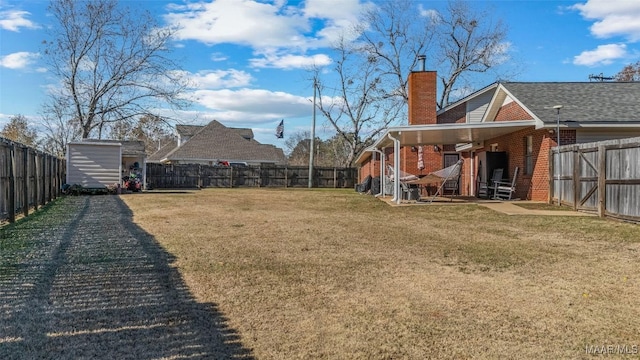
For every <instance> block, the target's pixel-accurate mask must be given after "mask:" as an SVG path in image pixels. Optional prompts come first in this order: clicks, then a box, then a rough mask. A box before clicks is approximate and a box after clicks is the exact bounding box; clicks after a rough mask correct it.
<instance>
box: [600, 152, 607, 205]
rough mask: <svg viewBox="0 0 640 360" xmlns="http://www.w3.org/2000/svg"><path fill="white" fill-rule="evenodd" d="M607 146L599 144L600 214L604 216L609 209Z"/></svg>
mask: <svg viewBox="0 0 640 360" xmlns="http://www.w3.org/2000/svg"><path fill="white" fill-rule="evenodd" d="M606 197H607V148H606V147H605V146H604V145H599V146H598V216H600V217H604V216H605V213H606V210H607V198H606Z"/></svg>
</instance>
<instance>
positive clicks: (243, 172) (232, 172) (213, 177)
mask: <svg viewBox="0 0 640 360" xmlns="http://www.w3.org/2000/svg"><path fill="white" fill-rule="evenodd" d="M357 175H358V171H357V169H355V168H325V167H321V168H314V169H313V186H314V187H320V188H353V187H354V186H355V181H356V178H357ZM308 184H309V168H308V167H306V166H284V165H278V166H247V167H227V166H208V165H198V164H176V165H165V164H155V163H149V164H147V187H148V188H150V189H178V188H206V187H227V188H228V187H307V186H308Z"/></svg>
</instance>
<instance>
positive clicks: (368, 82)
mask: <svg viewBox="0 0 640 360" xmlns="http://www.w3.org/2000/svg"><path fill="white" fill-rule="evenodd" d="M335 51H336V54H337V55H336V57H335V58H334V62H335V67H334V69H333V70H334V74H335V75H336V76H337V78H338V80H337V81H336V82H335V84H336V85H335V86H336V87H333V86H331V85H325V84H324V83H323V81H322V79H321V78H320V76H319V72H316V74H315V76H314V77H315V80H314V84H315V86H316V87H317V91H318V95H319V97H318V102H317V105H316V106H317V108H318V110H319V111H320V112H321V113H322V115H324V118H325V119H326V120H327V122H328V123H329V124H330V126H331V127H333V129H334V130H335V131H336V134H337V136H339V137H340V138H341V139H342V140H343V141H344V144H345V146H346V147H347V148H348V155H347V159H346V163H347V164H348V165H349V166H351V165H353V162H354V161H355V157H356V155H357V154H359V153H360V152H361V151H362V150H364V149H365V148H366V147H367V146H369V145H370V144H371V143H372V142H373V140H374V139H375V138H376V137H377V136H378V135H379V134H380V133H381V132H382V131H383V130H384V129H385V128H386V127H387V126H389V124H391V123H393V122H394V121H396V119H397V118H398V115H399V114H401V113H402V111H403V110H404V102H403V101H398V98H397V97H396V96H389V92H388V90H387V88H385V87H384V86H381V83H382V78H381V74H380V68H378V66H377V65H378V59H377V58H376V57H374V56H367V54H366V53H363V51H362V47H361V46H359V45H358V44H355V45H354V44H353V43H351V42H349V41H346V39H345V38H344V37H343V38H342V39H341V40H340V41H339V43H337V44H336V46H335ZM325 92H327V93H329V94H330V95H326V96H325V95H324V94H325Z"/></svg>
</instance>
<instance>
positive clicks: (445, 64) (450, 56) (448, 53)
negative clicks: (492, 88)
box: [436, 0, 508, 109]
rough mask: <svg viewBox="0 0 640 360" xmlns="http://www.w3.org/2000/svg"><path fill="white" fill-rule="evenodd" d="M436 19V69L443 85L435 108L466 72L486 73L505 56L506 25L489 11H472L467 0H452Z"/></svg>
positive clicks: (440, 104)
mask: <svg viewBox="0 0 640 360" xmlns="http://www.w3.org/2000/svg"><path fill="white" fill-rule="evenodd" d="M437 23H438V32H439V33H438V37H437V38H438V46H437V50H436V51H437V52H438V53H439V58H438V60H439V63H438V72H439V76H438V77H439V79H440V83H441V85H442V92H441V95H440V100H439V101H438V108H439V109H441V108H443V107H445V106H447V105H448V104H449V102H450V98H451V95H452V92H453V91H454V89H455V88H456V86H457V85H458V84H459V82H460V80H463V79H464V78H465V76H467V75H470V74H473V73H485V72H487V71H489V70H490V69H494V68H496V67H497V66H498V65H500V64H502V63H504V62H505V61H506V60H507V59H508V57H507V50H508V47H507V44H506V36H507V30H506V27H505V26H504V25H503V24H502V22H501V21H499V20H497V21H493V20H492V17H491V14H490V13H489V12H488V11H480V12H474V11H473V10H472V9H471V8H470V7H469V5H468V4H467V3H465V2H463V1H459V0H453V1H450V2H449V3H448V6H447V12H446V13H444V14H440V15H439V16H438V19H437Z"/></svg>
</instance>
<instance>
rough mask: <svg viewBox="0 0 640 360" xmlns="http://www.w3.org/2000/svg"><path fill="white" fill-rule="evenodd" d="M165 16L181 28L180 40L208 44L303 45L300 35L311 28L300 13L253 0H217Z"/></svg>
mask: <svg viewBox="0 0 640 360" xmlns="http://www.w3.org/2000/svg"><path fill="white" fill-rule="evenodd" d="M170 10H172V11H173V12H171V13H169V14H167V15H165V19H166V20H167V22H168V23H169V24H172V25H178V26H180V30H179V31H178V33H177V39H178V40H196V41H200V42H203V43H205V44H209V45H214V44H220V43H234V44H242V45H249V46H252V47H254V48H260V47H265V46H267V47H269V46H276V47H280V46H294V45H298V46H303V45H304V41H305V38H304V36H300V33H301V32H306V31H308V30H309V29H310V27H309V26H310V25H309V24H308V22H307V21H306V19H305V18H304V17H303V16H302V14H301V13H300V12H296V11H293V10H292V8H290V7H285V6H282V5H281V4H277V3H276V4H269V3H260V2H257V1H252V0H217V1H213V2H199V3H190V4H187V5H184V6H178V5H174V6H172V7H171V8H170Z"/></svg>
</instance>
